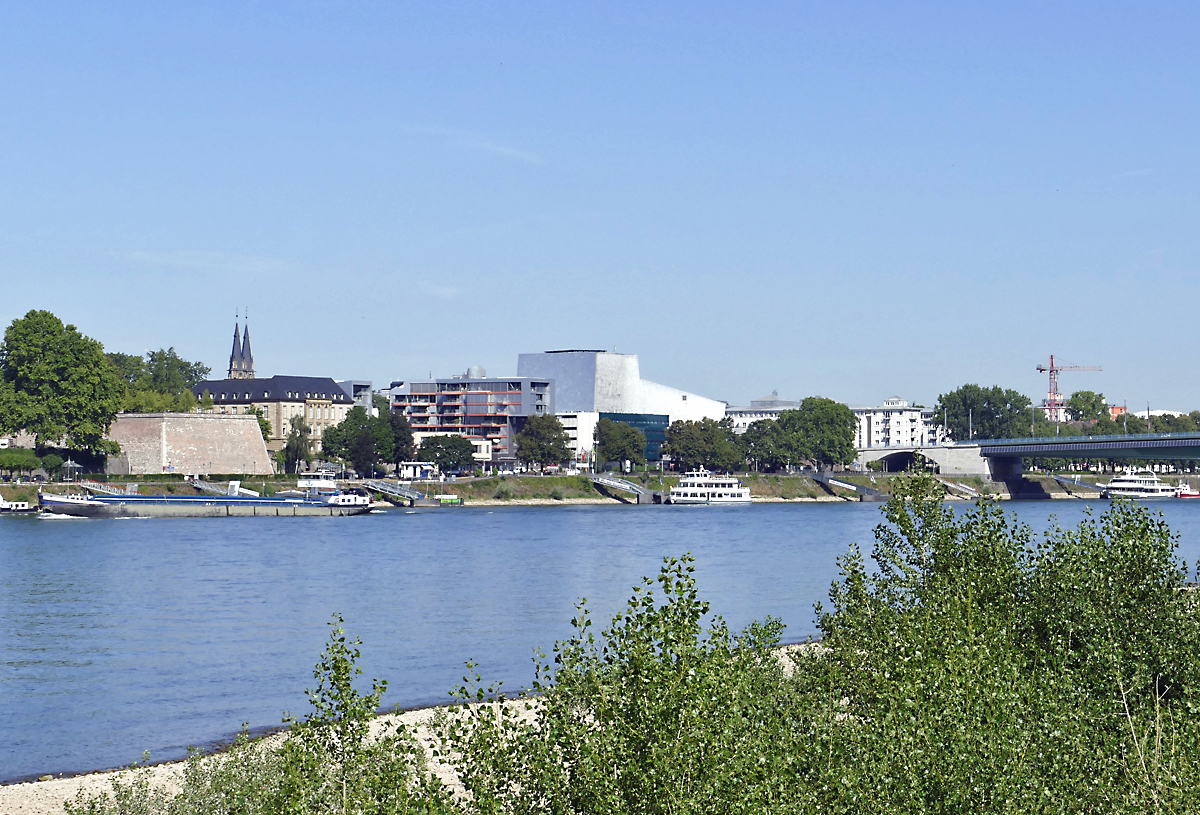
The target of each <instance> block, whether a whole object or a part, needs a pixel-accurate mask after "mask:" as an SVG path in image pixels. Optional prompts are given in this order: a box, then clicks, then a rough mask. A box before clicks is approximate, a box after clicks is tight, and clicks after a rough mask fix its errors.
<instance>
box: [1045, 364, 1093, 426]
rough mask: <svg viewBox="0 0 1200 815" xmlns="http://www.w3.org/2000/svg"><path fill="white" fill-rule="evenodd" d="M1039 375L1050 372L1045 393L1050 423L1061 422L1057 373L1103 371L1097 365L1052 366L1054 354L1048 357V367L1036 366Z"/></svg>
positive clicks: (1060, 400) (1061, 408) (1061, 403)
mask: <svg viewBox="0 0 1200 815" xmlns="http://www.w3.org/2000/svg"><path fill="white" fill-rule="evenodd" d="M1037 370H1038V373H1039V374H1044V373H1046V372H1047V371H1049V372H1050V390H1049V391H1047V392H1046V405H1045V409H1046V418H1047V419H1049V420H1050V421H1052V422H1061V421H1062V420H1063V418H1064V417H1063V398H1062V394H1061V393H1059V392H1058V373H1059V371H1100V370H1103V369H1102V368H1101V367H1100V366H1099V365H1056V364H1054V354H1051V355H1050V365H1049V366H1046V365H1039V366H1037Z"/></svg>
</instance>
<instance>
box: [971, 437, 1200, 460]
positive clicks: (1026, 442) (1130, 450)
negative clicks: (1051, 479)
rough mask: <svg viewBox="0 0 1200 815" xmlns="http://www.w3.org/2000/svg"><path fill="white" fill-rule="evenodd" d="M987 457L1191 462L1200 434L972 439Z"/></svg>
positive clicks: (1195, 456) (1199, 447) (1197, 452)
mask: <svg viewBox="0 0 1200 815" xmlns="http://www.w3.org/2000/svg"><path fill="white" fill-rule="evenodd" d="M973 444H976V445H978V446H979V454H980V455H981V456H983V457H985V458H1003V457H1005V456H1021V457H1025V458H1030V457H1036V458H1116V459H1130V458H1139V459H1152V460H1155V461H1189V460H1193V459H1200V433H1139V434H1137V435H1133V434H1130V435H1128V436H1051V437H1048V438H1037V439H987V440H982V439H981V440H977V441H975V442H973Z"/></svg>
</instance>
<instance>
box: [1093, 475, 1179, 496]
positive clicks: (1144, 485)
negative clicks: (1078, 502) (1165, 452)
mask: <svg viewBox="0 0 1200 815" xmlns="http://www.w3.org/2000/svg"><path fill="white" fill-rule="evenodd" d="M1099 486H1100V490H1101V492H1100V495H1101V496H1102V497H1104V498H1174V497H1175V496H1176V495H1177V494H1178V488H1177V487H1175V486H1174V485H1172V484H1168V483H1166V482H1165V481H1159V479H1158V476H1157V475H1155V474H1154V471H1153V470H1126V471H1125V472H1123V473H1121V474H1120V475H1119V476H1117V477H1116V478H1114V479H1112V480H1111V481H1109V482H1108V483H1107V484H1100V485H1099Z"/></svg>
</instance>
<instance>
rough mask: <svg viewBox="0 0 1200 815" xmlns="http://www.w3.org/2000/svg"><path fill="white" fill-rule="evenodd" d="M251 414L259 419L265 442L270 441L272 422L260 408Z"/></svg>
mask: <svg viewBox="0 0 1200 815" xmlns="http://www.w3.org/2000/svg"><path fill="white" fill-rule="evenodd" d="M187 393H188V395H189V396H190V395H191V391H188V392H187ZM249 412H250V414H252V415H253V416H254V418H256V419H258V432H259V433H261V434H262V437H263V441H270V440H271V432H272V429H271V420H270V419H268V418H267V414H266V413H265V412H264V411H263V409H262V408H260V407H252V408H250V410H249Z"/></svg>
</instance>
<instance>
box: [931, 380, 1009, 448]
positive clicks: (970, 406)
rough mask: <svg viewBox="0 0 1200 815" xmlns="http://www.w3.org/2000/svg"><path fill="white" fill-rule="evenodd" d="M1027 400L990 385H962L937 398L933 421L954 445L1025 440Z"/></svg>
mask: <svg viewBox="0 0 1200 815" xmlns="http://www.w3.org/2000/svg"><path fill="white" fill-rule="evenodd" d="M1031 404H1032V403H1031V402H1030V401H1029V397H1027V396H1023V395H1021V394H1019V393H1017V392H1016V391H1014V390H1008V389H1005V388H1001V387H1000V386H999V385H994V386H992V387H990V388H983V387H980V386H979V385H963V386H962V387H961V388H959V389H957V390H953V391H950V392H949V393H944V394H942V395H941V396H939V397H938V401H937V408H936V415H935V416H934V421H936V422H937V423H938V424H939V425H940V426H941V427H943V428H944V429H945V430H946V431H947V433H948V434H949V436H950V438H952V439H954V440H955V441H967V440H969V439H971V438H976V439H1013V438H1018V437H1024V436H1028V435H1029V433H1028V429H1029V422H1030V415H1031V412H1030V405H1031Z"/></svg>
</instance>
